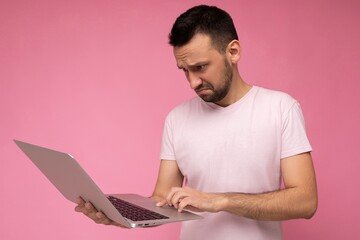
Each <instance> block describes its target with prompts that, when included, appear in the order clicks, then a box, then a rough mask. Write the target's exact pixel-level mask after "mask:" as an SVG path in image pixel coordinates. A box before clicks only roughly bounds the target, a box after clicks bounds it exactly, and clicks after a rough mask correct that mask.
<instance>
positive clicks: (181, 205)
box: [177, 197, 191, 212]
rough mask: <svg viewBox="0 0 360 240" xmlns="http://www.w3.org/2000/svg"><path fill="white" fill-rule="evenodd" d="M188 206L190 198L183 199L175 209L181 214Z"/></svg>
mask: <svg viewBox="0 0 360 240" xmlns="http://www.w3.org/2000/svg"><path fill="white" fill-rule="evenodd" d="M189 205H191V198H190V197H186V198H183V199H182V200H181V201H180V202H179V206H178V208H177V210H178V212H182V211H183V210H184V209H185V208H186V207H187V206H189Z"/></svg>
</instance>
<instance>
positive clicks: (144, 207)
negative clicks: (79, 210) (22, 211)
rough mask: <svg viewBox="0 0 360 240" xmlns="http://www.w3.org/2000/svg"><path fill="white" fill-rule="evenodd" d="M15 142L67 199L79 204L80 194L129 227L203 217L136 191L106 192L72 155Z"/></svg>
mask: <svg viewBox="0 0 360 240" xmlns="http://www.w3.org/2000/svg"><path fill="white" fill-rule="evenodd" d="M14 142H15V143H16V144H17V145H18V146H19V147H20V149H21V150H22V151H23V152H24V153H25V154H26V155H27V156H28V157H29V158H30V160H31V161H32V162H33V163H34V164H35V165H36V166H37V167H38V168H39V169H40V171H41V172H42V173H43V174H44V175H45V176H46V177H47V178H48V179H49V180H50V182H52V184H53V185H54V186H55V187H56V188H57V189H58V190H59V191H60V192H61V193H62V194H63V195H64V196H65V198H67V199H68V200H70V201H72V202H74V203H77V199H78V197H82V198H83V199H84V200H85V201H89V202H91V203H92V204H93V205H94V207H95V208H96V209H97V210H98V211H101V212H103V213H104V214H105V215H106V216H107V217H109V218H110V219H112V220H113V221H115V222H117V223H120V224H122V225H124V226H126V227H128V228H135V227H148V226H154V225H160V224H165V223H170V222H179V221H186V220H195V219H200V218H202V217H201V216H199V215H196V214H194V213H191V212H188V211H183V212H181V213H179V212H178V211H177V210H176V209H175V208H172V207H157V206H156V203H155V202H154V201H153V200H152V199H150V198H147V197H143V196H140V195H137V194H106V195H105V194H104V193H103V192H102V191H101V190H100V188H99V187H98V186H97V185H96V184H95V182H94V181H93V180H92V179H91V178H90V177H89V175H88V174H87V173H86V172H85V171H84V169H83V168H82V167H81V166H80V165H79V164H78V162H77V161H76V160H75V159H74V158H73V157H72V156H71V155H70V154H68V153H63V152H59V151H55V150H51V149H48V148H44V147H40V146H36V145H33V144H29V143H26V142H22V141H18V140H14Z"/></svg>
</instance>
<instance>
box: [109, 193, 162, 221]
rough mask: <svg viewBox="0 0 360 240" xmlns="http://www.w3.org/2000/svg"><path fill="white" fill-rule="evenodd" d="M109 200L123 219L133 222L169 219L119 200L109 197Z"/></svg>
mask: <svg viewBox="0 0 360 240" xmlns="http://www.w3.org/2000/svg"><path fill="white" fill-rule="evenodd" d="M108 199H109V200H110V202H111V203H112V204H113V205H114V206H115V208H116V209H117V210H118V211H119V212H120V213H121V215H122V216H123V217H125V218H127V219H130V220H132V221H145V220H158V219H168V217H166V216H164V215H161V214H159V213H156V212H153V211H150V210H148V209H145V208H142V207H139V206H136V205H134V204H132V203H129V202H126V201H124V200H121V199H119V198H116V197H113V196H109V197H108Z"/></svg>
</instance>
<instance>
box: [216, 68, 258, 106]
mask: <svg viewBox="0 0 360 240" xmlns="http://www.w3.org/2000/svg"><path fill="white" fill-rule="evenodd" d="M251 88H252V86H251V85H249V84H247V83H246V82H244V80H243V79H242V78H241V76H240V74H239V73H238V72H237V71H235V72H234V76H233V79H232V82H231V87H230V90H229V92H228V94H227V95H226V96H225V97H224V98H223V99H222V100H221V101H219V102H216V103H215V104H217V105H219V106H221V107H227V106H229V105H231V104H233V103H235V102H237V101H239V100H240V99H241V98H242V97H243V96H245V94H246V93H247V92H249V91H250V89H251Z"/></svg>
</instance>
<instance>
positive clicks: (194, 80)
mask: <svg viewBox="0 0 360 240" xmlns="http://www.w3.org/2000/svg"><path fill="white" fill-rule="evenodd" d="M188 81H189V84H190V87H191V88H192V89H196V88H197V87H198V86H200V85H201V84H202V80H201V78H200V77H199V76H197V75H196V74H194V73H191V72H189V75H188Z"/></svg>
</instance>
